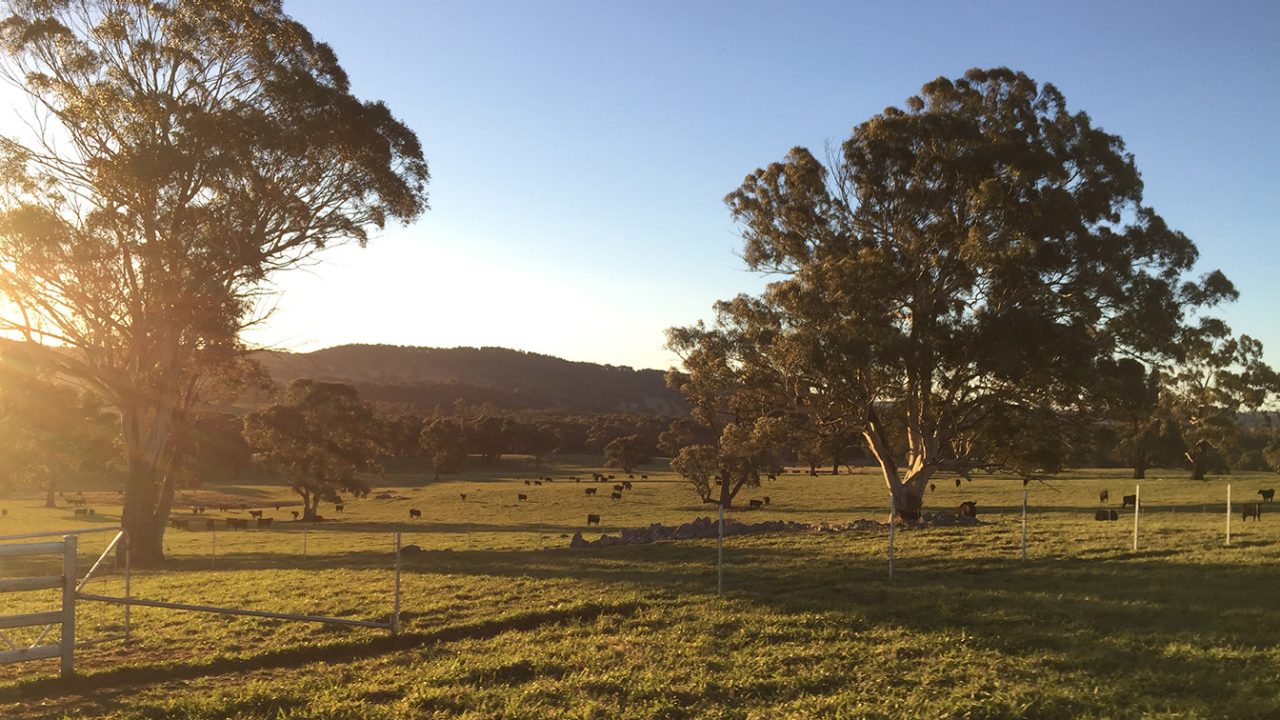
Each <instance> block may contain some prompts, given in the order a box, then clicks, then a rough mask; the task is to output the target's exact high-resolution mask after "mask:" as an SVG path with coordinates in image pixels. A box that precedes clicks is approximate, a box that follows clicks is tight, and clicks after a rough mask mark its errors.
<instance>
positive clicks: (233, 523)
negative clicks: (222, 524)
mask: <svg viewBox="0 0 1280 720" xmlns="http://www.w3.org/2000/svg"><path fill="white" fill-rule="evenodd" d="M227 529H228V530H247V529H249V521H248V520H245V519H244V518H227Z"/></svg>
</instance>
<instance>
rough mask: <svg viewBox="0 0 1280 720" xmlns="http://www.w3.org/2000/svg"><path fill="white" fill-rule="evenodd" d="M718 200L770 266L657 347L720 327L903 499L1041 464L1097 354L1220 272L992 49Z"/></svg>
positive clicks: (911, 510)
mask: <svg viewBox="0 0 1280 720" xmlns="http://www.w3.org/2000/svg"><path fill="white" fill-rule="evenodd" d="M726 201H727V203H728V205H729V208H730V210H731V212H732V215H733V218H734V219H735V221H737V223H738V224H739V226H740V229H741V233H742V236H743V239H744V241H745V249H744V253H743V256H744V258H745V260H746V262H747V264H748V266H749V267H750V268H751V269H753V270H756V271H761V272H765V273H770V274H771V275H772V276H773V277H774V278H775V279H774V281H773V282H771V283H770V285H769V286H768V288H767V289H766V291H765V292H764V293H763V295H762V296H759V297H750V296H740V297H738V298H736V299H734V300H731V301H727V302H721V303H719V304H718V305H717V306H716V314H717V316H716V321H715V323H714V325H713V326H712V327H710V328H701V327H698V328H693V329H691V330H696V332H688V333H685V334H684V335H683V338H682V336H680V335H677V336H676V337H675V340H676V341H675V342H673V343H672V346H673V347H674V348H675V349H676V350H677V351H679V352H680V353H681V354H682V355H683V356H685V357H687V356H689V354H690V353H691V352H693V351H695V350H696V349H697V348H698V347H701V346H705V345H706V344H707V343H714V344H718V345H720V346H722V347H725V348H727V349H728V357H727V358H726V360H725V362H726V363H727V364H728V365H729V366H731V367H733V368H734V369H735V372H737V373H739V374H740V375H741V377H743V378H744V381H745V382H747V383H749V384H750V385H752V386H754V387H756V388H758V389H759V391H760V392H767V393H769V394H770V395H771V396H772V399H771V402H772V403H773V404H774V405H775V406H776V407H777V408H779V410H780V411H784V412H792V413H800V414H804V415H807V416H809V418H811V420H812V422H813V423H814V425H815V427H817V428H819V429H821V430H823V431H825V432H828V433H832V434H841V433H845V434H848V433H854V434H856V435H858V436H861V438H862V439H863V441H864V442H865V444H866V447H867V448H868V450H869V451H870V453H871V455H872V456H873V457H874V458H875V459H876V460H877V461H878V462H879V464H880V467H881V469H882V471H883V475H884V480H885V484H886V486H887V488H888V491H889V493H890V494H891V496H892V498H893V502H894V505H895V507H896V509H897V512H898V513H899V514H900V515H901V516H902V517H903V518H905V519H908V520H911V519H914V518H918V517H919V515H920V511H921V506H922V503H923V498H924V491H925V488H926V487H927V486H928V483H929V480H930V478H931V477H932V476H933V475H934V473H936V472H938V471H939V470H942V469H954V470H956V471H960V472H968V471H970V470H972V469H974V468H993V467H999V466H1005V467H1014V468H1018V469H1021V470H1024V471H1035V470H1037V469H1041V470H1051V469H1053V467H1054V466H1056V465H1057V464H1058V462H1060V459H1059V458H1057V457H1054V456H1055V455H1056V454H1057V453H1060V452H1062V451H1064V450H1065V449H1066V447H1067V443H1066V442H1065V441H1064V438H1063V437H1062V436H1061V432H1062V430H1063V429H1064V425H1063V422H1062V418H1064V417H1067V416H1066V415H1064V413H1065V412H1066V411H1069V410H1071V409H1073V408H1075V407H1077V406H1078V405H1079V404H1080V403H1081V399H1082V389H1083V388H1085V387H1086V386H1087V385H1088V384H1089V381H1090V379H1091V377H1092V374H1093V373H1094V372H1095V368H1096V367H1097V365H1098V363H1099V362H1100V361H1102V360H1104V359H1109V358H1114V357H1118V356H1123V355H1134V356H1139V357H1143V356H1147V355H1160V354H1161V353H1166V352H1169V350H1170V349H1169V347H1168V344H1169V343H1170V342H1172V340H1173V339H1175V338H1176V337H1177V336H1178V334H1179V330H1180V328H1181V327H1182V326H1183V325H1184V323H1185V322H1186V317H1187V313H1188V311H1189V309H1190V308H1193V307H1196V306H1199V305H1204V304H1210V303H1213V302H1215V301H1216V300H1218V299H1219V298H1221V297H1224V296H1226V295H1229V294H1230V293H1231V292H1232V290H1231V287H1230V284H1229V283H1228V282H1227V281H1226V280H1225V278H1223V277H1222V276H1221V275H1220V274H1218V273H1210V274H1208V275H1206V276H1204V277H1202V278H1201V279H1200V280H1199V281H1191V280H1188V278H1187V274H1188V273H1189V272H1190V270H1191V268H1192V266H1193V264H1194V263H1195V261H1196V259H1197V252H1196V248H1195V245H1194V244H1193V243H1192V242H1191V240H1190V239H1188V238H1187V237H1186V236H1184V235H1183V234H1181V233H1179V232H1176V231H1174V230H1171V229H1170V228H1169V227H1167V225H1166V224H1165V222H1164V221H1163V220H1162V219H1161V217H1160V216H1159V215H1158V214H1157V213H1156V212H1155V211H1154V210H1153V209H1151V208H1149V207H1147V206H1146V205H1144V204H1143V199H1142V182H1141V179H1140V177H1139V174H1138V170H1137V168H1136V166H1135V165H1134V161H1133V157H1132V156H1131V155H1129V154H1128V153H1127V152H1126V151H1125V147H1124V143H1123V141H1122V140H1121V139H1120V138H1119V137H1117V136H1115V135H1110V134H1107V133H1105V132H1103V131H1102V130H1100V129H1098V128H1096V127H1094V126H1093V123H1092V121H1091V120H1090V118H1089V116H1088V115H1086V114H1085V113H1082V112H1071V111H1069V110H1068V108H1067V104H1066V101H1065V99H1064V98H1063V96H1062V94H1061V93H1060V92H1059V91H1058V90H1057V89H1056V88H1055V87H1053V86H1052V85H1049V84H1039V83H1037V82H1035V81H1034V80H1032V79H1031V78H1029V77H1027V76H1026V75H1025V74H1022V73H1018V72H1013V71H1010V70H1007V69H995V70H971V71H969V72H967V73H966V74H965V76H964V77H962V78H959V79H955V80H952V79H947V78H939V79H937V80H934V81H932V82H930V83H928V84H926V85H925V86H924V88H923V89H922V91H921V92H920V94H919V95H916V96H913V97H911V98H909V99H908V100H907V102H906V107H905V108H896V107H891V108H888V109H886V110H885V111H884V112H883V113H881V114H879V115H876V116H875V117H873V118H871V119H870V120H868V121H866V122H864V123H862V124H860V125H858V126H856V127H855V128H854V129H853V132H852V135H851V136H850V138H849V139H848V140H847V141H845V142H844V143H843V144H842V145H841V146H840V147H839V148H838V149H836V150H833V151H832V152H831V157H830V159H829V163H828V165H826V166H824V164H823V163H822V162H820V161H819V160H818V159H817V158H815V157H814V156H813V155H812V154H811V153H810V152H809V151H808V150H805V149H804V148H795V149H793V150H791V151H790V152H789V153H788V154H787V156H786V158H785V159H783V160H782V161H781V162H777V163H774V164H772V165H769V166H768V167H766V168H762V169H759V170H756V171H755V172H753V173H751V174H750V175H748V176H747V178H746V180H745V181H744V182H743V184H742V186H741V187H740V188H739V189H738V190H736V191H734V192H733V193H731V194H730V195H729V196H728V197H727V199H726ZM684 338H688V339H689V340H690V342H684ZM696 380H697V378H696V377H695V384H696ZM1028 428H1030V429H1033V431H1032V432H1027V429H1028ZM1024 438H1025V439H1026V440H1028V442H1023V441H1022V440H1023V439H1024Z"/></svg>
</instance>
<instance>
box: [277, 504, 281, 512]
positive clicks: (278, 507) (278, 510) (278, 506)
mask: <svg viewBox="0 0 1280 720" xmlns="http://www.w3.org/2000/svg"><path fill="white" fill-rule="evenodd" d="M276 512H280V503H276Z"/></svg>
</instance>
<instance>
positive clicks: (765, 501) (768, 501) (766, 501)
mask: <svg viewBox="0 0 1280 720" xmlns="http://www.w3.org/2000/svg"><path fill="white" fill-rule="evenodd" d="M770 502H772V500H770V499H769V496H768V495H765V496H764V504H765V505H768V504H769V503H770Z"/></svg>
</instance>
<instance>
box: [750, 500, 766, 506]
mask: <svg viewBox="0 0 1280 720" xmlns="http://www.w3.org/2000/svg"><path fill="white" fill-rule="evenodd" d="M751 507H752V508H762V507H764V501H763V500H752V501H751Z"/></svg>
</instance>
